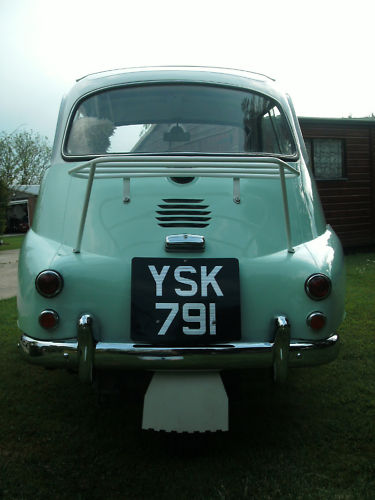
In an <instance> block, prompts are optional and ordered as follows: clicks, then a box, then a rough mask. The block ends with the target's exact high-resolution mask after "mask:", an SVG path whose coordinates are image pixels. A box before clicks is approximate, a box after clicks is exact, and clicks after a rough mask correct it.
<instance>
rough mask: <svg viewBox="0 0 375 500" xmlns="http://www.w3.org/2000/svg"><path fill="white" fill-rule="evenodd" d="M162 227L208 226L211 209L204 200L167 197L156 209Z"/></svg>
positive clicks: (157, 218)
mask: <svg viewBox="0 0 375 500" xmlns="http://www.w3.org/2000/svg"><path fill="white" fill-rule="evenodd" d="M156 213H157V216H156V220H157V221H158V224H159V226H161V227H207V226H208V225H209V221H210V220H211V217H210V215H211V211H210V210H209V206H208V205H207V204H206V203H204V200H196V199H193V200H192V199H185V198H183V199H175V198H173V199H166V200H162V203H160V205H158V208H157V210H156Z"/></svg>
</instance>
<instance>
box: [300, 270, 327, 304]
mask: <svg viewBox="0 0 375 500" xmlns="http://www.w3.org/2000/svg"><path fill="white" fill-rule="evenodd" d="M331 286H332V285H331V280H330V279H329V278H328V276H326V275H325V274H320V273H316V274H312V275H311V276H309V277H308V278H307V280H306V281H305V290H306V293H307V295H308V296H309V297H310V298H311V299H313V300H322V299H325V298H326V297H328V295H329V294H330V293H331Z"/></svg>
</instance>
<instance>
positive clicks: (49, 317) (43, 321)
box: [39, 309, 59, 330]
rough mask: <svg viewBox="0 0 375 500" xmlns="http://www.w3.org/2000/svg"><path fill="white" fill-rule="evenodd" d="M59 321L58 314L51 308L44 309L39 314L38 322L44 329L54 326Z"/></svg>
mask: <svg viewBox="0 0 375 500" xmlns="http://www.w3.org/2000/svg"><path fill="white" fill-rule="evenodd" d="M58 322H59V315H58V314H57V312H56V311H53V310H52V309H46V310H44V311H42V312H41V313H40V314H39V324H40V326H42V327H43V328H45V329H46V330H51V329H52V328H55V326H57V324H58Z"/></svg>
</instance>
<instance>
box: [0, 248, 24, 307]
mask: <svg viewBox="0 0 375 500" xmlns="http://www.w3.org/2000/svg"><path fill="white" fill-rule="evenodd" d="M19 253H20V251H19V250H2V251H1V252H0V300H1V299H9V298H10V297H14V296H15V295H17V291H18V283H17V267H18V255H19Z"/></svg>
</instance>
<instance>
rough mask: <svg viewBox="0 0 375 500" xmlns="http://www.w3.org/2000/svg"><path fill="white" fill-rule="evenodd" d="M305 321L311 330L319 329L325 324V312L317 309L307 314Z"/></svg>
mask: <svg viewBox="0 0 375 500" xmlns="http://www.w3.org/2000/svg"><path fill="white" fill-rule="evenodd" d="M306 321H307V324H308V325H309V327H310V328H312V329H313V330H321V329H322V328H323V327H324V326H325V324H326V321H327V318H326V316H325V314H323V313H321V312H318V311H317V312H313V313H311V314H309V316H308V317H307V320H306Z"/></svg>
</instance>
